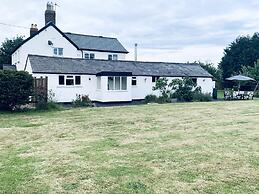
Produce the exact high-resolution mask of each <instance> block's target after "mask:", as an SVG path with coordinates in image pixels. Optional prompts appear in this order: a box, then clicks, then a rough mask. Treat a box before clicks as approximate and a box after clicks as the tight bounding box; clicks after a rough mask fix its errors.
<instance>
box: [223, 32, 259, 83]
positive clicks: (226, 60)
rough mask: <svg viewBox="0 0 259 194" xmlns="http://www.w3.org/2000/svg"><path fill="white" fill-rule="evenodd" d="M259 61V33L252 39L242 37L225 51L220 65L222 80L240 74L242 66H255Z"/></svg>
mask: <svg viewBox="0 0 259 194" xmlns="http://www.w3.org/2000/svg"><path fill="white" fill-rule="evenodd" d="M257 59H259V33H255V34H254V35H253V36H252V37H250V36H241V37H238V38H237V39H236V40H235V41H233V42H232V43H231V44H230V45H229V46H228V47H227V48H226V49H225V50H224V56H223V58H222V60H221V62H220V64H219V69H220V70H221V71H222V78H223V79H224V80H225V79H226V78H227V77H230V76H232V75H233V74H235V73H237V72H240V70H241V68H242V66H244V65H246V66H253V65H254V63H255V62H256V61H257Z"/></svg>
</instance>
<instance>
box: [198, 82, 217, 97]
mask: <svg viewBox="0 0 259 194" xmlns="http://www.w3.org/2000/svg"><path fill="white" fill-rule="evenodd" d="M197 86H200V87H201V90H202V93H204V94H211V95H212V94H213V89H214V88H215V81H213V80H212V79H211V78H198V79H197Z"/></svg>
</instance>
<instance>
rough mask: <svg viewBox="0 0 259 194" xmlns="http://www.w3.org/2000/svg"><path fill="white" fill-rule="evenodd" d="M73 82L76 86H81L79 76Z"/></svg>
mask: <svg viewBox="0 0 259 194" xmlns="http://www.w3.org/2000/svg"><path fill="white" fill-rule="evenodd" d="M75 80H76V85H81V76H76V77H75Z"/></svg>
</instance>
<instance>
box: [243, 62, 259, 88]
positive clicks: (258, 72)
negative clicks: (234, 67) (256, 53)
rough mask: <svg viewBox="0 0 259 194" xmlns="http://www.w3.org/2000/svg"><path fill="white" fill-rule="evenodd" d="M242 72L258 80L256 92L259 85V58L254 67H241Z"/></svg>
mask: <svg viewBox="0 0 259 194" xmlns="http://www.w3.org/2000/svg"><path fill="white" fill-rule="evenodd" d="M241 73H242V74H244V75H246V76H249V77H251V78H254V79H255V80H256V82H257V84H256V87H255V89H254V92H256V90H257V89H258V87H259V60H257V62H256V63H255V64H254V66H253V67H250V66H243V67H242V69H241Z"/></svg>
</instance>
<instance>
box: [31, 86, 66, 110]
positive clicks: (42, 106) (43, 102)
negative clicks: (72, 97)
mask: <svg viewBox="0 0 259 194" xmlns="http://www.w3.org/2000/svg"><path fill="white" fill-rule="evenodd" d="M35 95H36V96H35V98H36V109H37V110H48V111H51V110H62V109H63V108H62V107H61V106H60V105H59V104H57V103H56V102H55V101H54V97H55V94H54V93H53V92H52V90H50V91H49V92H48V96H47V99H46V95H45V93H43V92H38V93H37V94H35Z"/></svg>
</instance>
